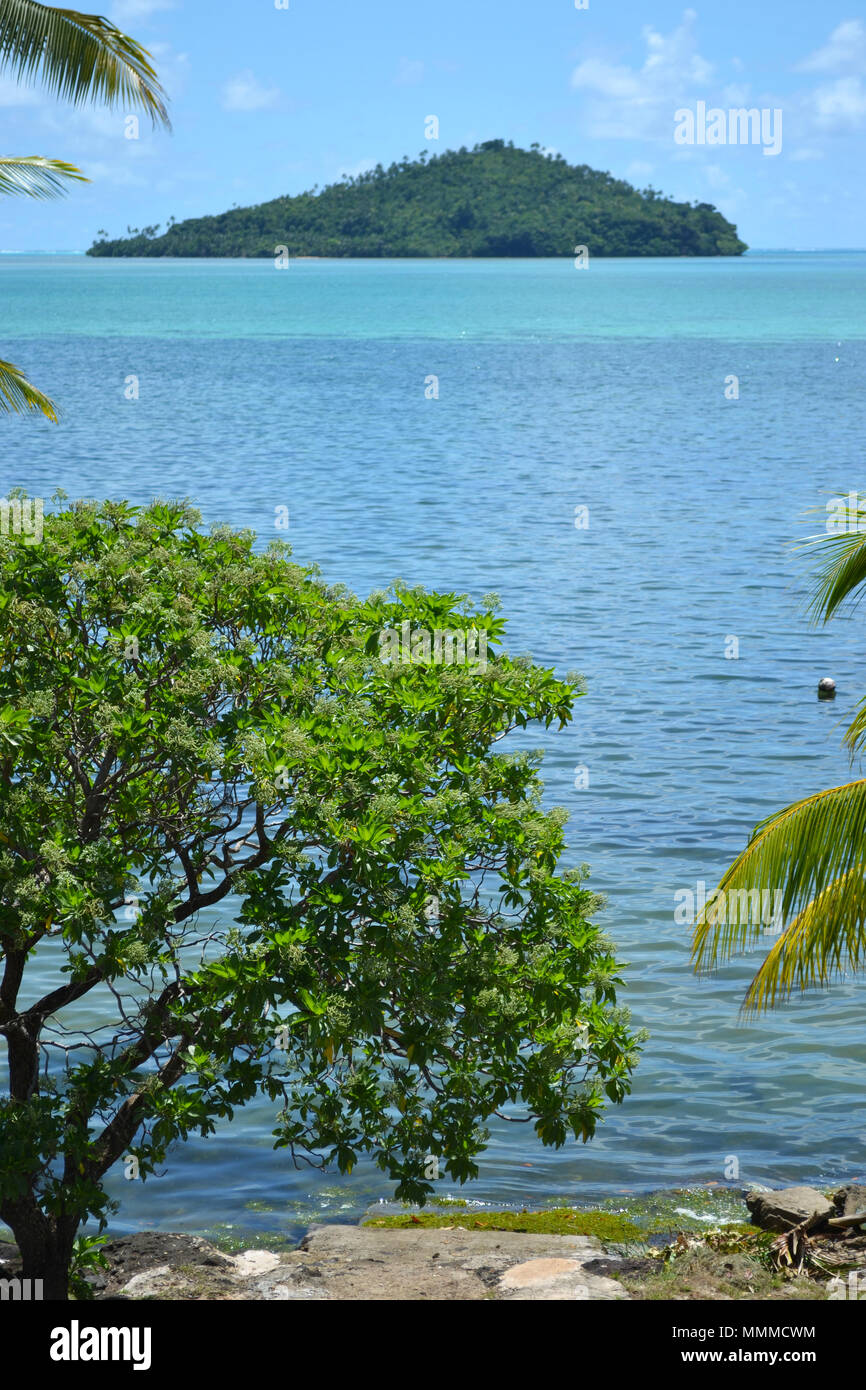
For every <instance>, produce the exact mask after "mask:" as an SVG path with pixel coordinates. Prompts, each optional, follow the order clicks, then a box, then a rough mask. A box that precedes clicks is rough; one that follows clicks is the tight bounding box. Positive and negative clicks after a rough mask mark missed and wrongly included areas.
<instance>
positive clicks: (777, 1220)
mask: <svg viewBox="0 0 866 1390" xmlns="http://www.w3.org/2000/svg"><path fill="white" fill-rule="evenodd" d="M746 1206H747V1207H748V1208H749V1211H750V1212H751V1213H752V1221H753V1222H754V1224H755V1225H756V1226H760V1227H761V1228H762V1230H765V1231H790V1230H791V1229H792V1227H794V1226H799V1225H800V1223H801V1222H802V1221H809V1222H811V1225H812V1228H813V1229H814V1227H817V1226H820V1225H822V1224H823V1223H824V1222H825V1221H826V1220H827V1218H828V1217H830V1216H832V1215H833V1213H834V1210H835V1208H834V1206H833V1203H832V1202H829V1201H828V1200H827V1198H826V1197H825V1196H824V1194H823V1193H822V1192H818V1191H817V1190H816V1189H815V1188H814V1187H783V1188H782V1189H781V1190H780V1191H776V1192H757V1191H752V1192H747V1193H746Z"/></svg>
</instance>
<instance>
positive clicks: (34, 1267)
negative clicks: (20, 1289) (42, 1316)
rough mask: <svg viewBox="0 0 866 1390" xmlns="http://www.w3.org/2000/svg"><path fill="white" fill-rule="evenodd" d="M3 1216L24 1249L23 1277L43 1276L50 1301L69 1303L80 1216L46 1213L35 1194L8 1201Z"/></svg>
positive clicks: (1, 1210) (0, 1208) (45, 1295)
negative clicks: (72, 1263)
mask: <svg viewBox="0 0 866 1390" xmlns="http://www.w3.org/2000/svg"><path fill="white" fill-rule="evenodd" d="M0 1218H2V1220H3V1221H5V1223H6V1225H7V1226H8V1227H9V1228H10V1229H11V1231H12V1234H13V1235H14V1237H15V1244H16V1245H17V1246H18V1249H19V1251H20V1252H21V1260H22V1264H23V1269H22V1271H21V1277H22V1278H23V1279H41V1280H42V1297H43V1299H45V1300H46V1302H47V1301H51V1302H55V1303H58V1302H59V1303H65V1302H66V1301H67V1299H68V1298H69V1266H70V1264H71V1262H72V1247H73V1244H74V1242H75V1233H76V1231H77V1230H78V1218H77V1217H70V1216H46V1215H45V1213H44V1212H43V1211H42V1210H41V1208H40V1207H39V1205H38V1203H37V1202H36V1200H35V1198H34V1197H33V1196H32V1195H28V1196H26V1197H17V1198H15V1199H13V1200H10V1201H8V1202H4V1203H3V1204H2V1206H0Z"/></svg>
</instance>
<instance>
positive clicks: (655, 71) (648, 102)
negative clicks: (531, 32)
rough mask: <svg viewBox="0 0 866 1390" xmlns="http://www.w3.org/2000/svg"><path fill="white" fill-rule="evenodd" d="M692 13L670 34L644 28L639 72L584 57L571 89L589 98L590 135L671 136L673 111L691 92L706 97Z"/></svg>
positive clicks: (704, 66)
mask: <svg viewBox="0 0 866 1390" xmlns="http://www.w3.org/2000/svg"><path fill="white" fill-rule="evenodd" d="M694 22H695V12H694V10H686V11H685V12H684V14H683V19H682V23H681V24H680V25H679V27H678V28H676V29H674V30H673V32H672V33H670V34H667V35H665V34H660V33H658V32H657V30H655V29H653V28H652V27H651V26H650V25H645V26H644V29H643V38H644V42H645V44H646V48H647V53H646V58H645V59H644V62H643V65H642V67H640V68H630V67H628V66H626V65H625V64H621V63H608V62H606V61H605V60H604V59H602V58H597V57H594V58H586V59H584V61H583V62H582V63H579V64H578V66H577V67H576V68H575V70H574V72H573V73H572V76H571V85H572V86H573V87H574V88H575V89H576V90H577V91H580V92H584V93H586V94H587V96H588V101H589V113H588V114H589V120H590V134H592V135H594V136H601V137H604V136H607V137H614V138H620V139H622V138H625V139H653V138H658V137H659V136H664V137H667V138H671V136H672V131H673V113H674V110H675V109H676V108H677V107H679V106H681V105H682V104H683V101H684V100H685V99H687V97H688V96H689V94H691V93H692V92H694V91H695V90H697V91H698V93H699V94H706V90H707V85H708V83H709V82H710V81H711V79H712V76H713V67H712V64H711V63H708V62H707V61H706V59H705V58H702V57H701V55H700V54H699V53H698V51H697V40H696V38H695V33H694Z"/></svg>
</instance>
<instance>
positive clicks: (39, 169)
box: [0, 154, 88, 198]
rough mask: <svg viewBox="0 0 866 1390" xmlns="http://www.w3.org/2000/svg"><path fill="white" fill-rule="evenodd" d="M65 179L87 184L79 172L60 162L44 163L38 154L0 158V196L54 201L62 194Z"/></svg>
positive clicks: (59, 160)
mask: <svg viewBox="0 0 866 1390" xmlns="http://www.w3.org/2000/svg"><path fill="white" fill-rule="evenodd" d="M67 179H79V180H81V182H83V183H87V182H88V180H87V178H86V177H85V175H84V174H82V172H81V170H80V169H76V167H75V165H74V164H67V163H66V161H65V160H63V159H44V158H43V156H42V155H41V154H23V155H0V193H24V194H26V195H27V196H28V197H30V198H56V197H58V196H59V195H60V194H61V193H65V192H66V186H65V181H66V180H67Z"/></svg>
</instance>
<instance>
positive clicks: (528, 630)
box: [0, 254, 866, 1232]
mask: <svg viewBox="0 0 866 1390" xmlns="http://www.w3.org/2000/svg"><path fill="white" fill-rule="evenodd" d="M0 305H2V310H0V325H2V330H0V331H2V354H0V355H2V356H4V357H8V358H11V360H13V361H15V362H17V363H18V364H19V365H21V366H22V367H23V368H25V369H26V371H27V372H28V374H29V375H30V377H31V379H34V380H35V381H37V382H38V384H39V385H40V386H41V387H42V388H43V389H46V390H48V391H49V392H50V394H51V395H53V396H54V397H55V398H56V399H58V400H59V401H60V402H61V403H62V406H63V409H64V418H63V422H62V424H61V425H60V427H58V428H52V427H51V426H49V425H48V424H47V423H41V422H33V421H18V420H13V421H12V422H10V421H9V420H4V422H3V424H2V429H3V434H4V445H5V447H4V450H3V455H2V459H0V495H5V492H6V490H7V489H8V488H9V487H10V486H12V485H14V484H22V485H24V486H26V487H27V489H28V491H29V492H30V493H31V494H33V495H41V496H44V497H46V498H47V497H50V495H51V493H52V492H53V491H54V489H55V488H56V487H61V488H63V489H64V490H65V491H66V492H67V493H68V494H70V495H104V496H111V497H127V498H130V499H132V500H134V501H139V502H143V501H145V500H147V499H149V498H150V497H151V496H152V495H154V494H162V495H167V496H178V495H188V496H190V497H192V498H194V499H196V501H197V502H198V504H199V506H200V507H201V509H202V511H203V513H204V515H205V517H206V519H207V520H228V521H230V522H232V523H234V524H237V525H246V526H251V527H253V528H254V529H255V530H256V531H257V532H258V533H259V535H260V536H262V537H263V538H265V539H267V538H270V536H271V535H273V534H275V532H274V517H275V508H276V507H278V506H281V505H285V506H288V507H289V510H290V517H291V528H290V539H291V540H292V543H293V545H294V548H295V554H296V556H297V557H298V558H299V559H302V560H315V561H316V562H318V564H319V565H320V566H321V568H322V570H323V572H324V574H325V576H326V577H327V578H328V579H329V580H333V581H337V580H341V581H344V582H345V583H346V584H348V585H349V586H350V587H351V588H352V589H354V590H355V591H356V592H360V593H366V592H367V591H368V590H370V589H372V588H376V587H380V586H383V585H386V584H387V583H388V582H390V581H391V580H392V579H394V578H396V577H398V576H399V577H401V578H402V579H404V580H406V581H407V582H410V583H423V584H426V585H428V586H430V587H434V588H443V589H453V590H458V591H461V592H463V591H465V592H468V593H469V594H471V595H472V596H473V597H475V598H478V597H480V595H481V594H482V593H484V592H486V591H488V590H491V589H492V590H495V591H497V592H498V593H499V594H500V595H501V598H502V601H503V611H504V613H505V614H506V615H508V616H509V618H510V623H509V640H508V645H509V647H510V649H511V650H512V652H515V653H517V652H523V651H530V652H532V654H533V656H534V658H535V659H536V660H537V661H539V662H543V663H545V664H550V665H553V666H555V667H556V668H557V670H558V672H559V673H560V674H564V673H565V672H566V671H568V670H571V669H578V670H580V671H582V672H583V674H584V675H585V676H586V678H587V682H588V694H587V696H586V697H585V698H584V699H582V700H580V701H579V702H578V704H577V707H576V718H575V721H574V723H573V725H572V726H571V728H570V729H568V730H566V731H564V732H563V733H561V734H559V735H554V734H553V733H551V734H550V735H548V736H546V739H545V746H546V748H547V757H546V763H545V767H546V773H545V776H546V783H547V795H548V800H549V802H550V803H551V804H557V803H558V804H562V805H565V806H567V807H568V809H569V811H570V813H571V822H570V826H569V845H570V855H571V858H572V861H573V862H581V861H584V860H586V861H588V862H589V863H590V865H591V866H592V870H593V879H592V884H593V886H594V887H595V888H596V889H597V890H599V891H602V892H604V893H606V894H607V896H608V909H607V913H606V917H605V919H604V920H605V922H606V926H607V929H608V931H609V932H610V934H611V935H612V936H613V937H614V939H615V941H616V942H617V944H618V946H619V949H620V952H621V954H622V955H623V956H624V957H625V958H626V959H627V960H628V961H630V962H631V964H630V967H629V969H628V971H627V978H628V983H629V989H628V991H627V994H626V996H625V998H626V1002H628V1003H629V1005H630V1007H631V1009H632V1012H633V1016H634V1019H635V1021H636V1022H637V1023H638V1024H640V1025H643V1026H645V1027H647V1028H648V1029H649V1030H650V1032H651V1035H652V1036H651V1039H650V1042H649V1043H648V1045H647V1048H646V1051H645V1054H644V1058H643V1061H642V1064H641V1066H640V1068H639V1071H638V1073H637V1078H636V1084H635V1088H634V1091H633V1094H632V1095H631V1097H630V1098H629V1099H628V1100H627V1101H626V1103H625V1104H624V1105H623V1106H622V1107H620V1108H619V1109H618V1110H611V1111H609V1112H608V1115H607V1120H606V1123H605V1124H604V1126H603V1127H602V1129H601V1130H600V1131H599V1135H598V1138H597V1139H596V1140H595V1141H593V1143H592V1144H590V1145H588V1146H586V1147H583V1146H577V1147H575V1146H571V1147H569V1148H567V1149H564V1150H561V1151H559V1152H555V1151H550V1150H543V1149H541V1148H540V1147H539V1146H537V1145H536V1144H535V1143H534V1142H533V1140H532V1136H531V1133H529V1132H527V1130H525V1129H524V1128H522V1127H515V1126H510V1125H503V1126H501V1127H500V1128H499V1129H496V1130H495V1131H494V1135H493V1142H492V1144H491V1146H490V1149H489V1151H488V1154H487V1156H486V1158H485V1160H484V1162H483V1167H482V1176H481V1179H480V1181H479V1182H478V1183H477V1184H476V1185H475V1187H474V1188H473V1189H472V1190H471V1193H470V1194H469V1195H472V1196H474V1197H478V1198H481V1199H483V1200H489V1201H494V1202H506V1203H509V1204H513V1203H515V1202H518V1203H521V1204H523V1203H526V1204H529V1205H532V1204H541V1203H543V1202H545V1201H546V1200H548V1199H551V1198H559V1199H568V1200H576V1201H581V1200H587V1201H589V1200H596V1199H598V1198H601V1197H608V1198H609V1197H613V1196H616V1195H617V1194H619V1193H622V1192H623V1191H625V1190H630V1191H636V1190H641V1189H649V1188H659V1187H674V1186H678V1185H681V1184H683V1185H684V1184H690V1183H701V1182H712V1181H719V1182H723V1181H724V1180H725V1165H726V1162H728V1163H730V1159H731V1158H736V1160H737V1162H738V1164H739V1171H740V1176H741V1178H742V1179H743V1181H749V1182H750V1181H759V1182H766V1183H771V1184H772V1183H776V1182H782V1181H786V1180H791V1181H795V1180H804V1179H813V1180H817V1179H820V1180H825V1181H833V1180H834V1179H835V1178H836V1177H837V1176H839V1177H842V1176H844V1177H846V1178H847V1177H851V1176H856V1175H858V1174H862V1173H863V1172H864V1170H866V1114H864V1097H866V1035H864V1028H863V1013H864V999H866V995H864V985H863V984H862V983H860V984H858V983H855V982H851V983H847V982H845V983H842V984H840V985H839V986H837V987H836V988H834V989H833V990H832V991H831V992H830V993H829V994H826V995H818V996H814V997H811V998H806V999H799V998H798V999H796V1000H794V1001H793V1002H792V1003H791V1005H790V1006H788V1007H787V1008H786V1009H785V1010H784V1011H781V1012H779V1013H777V1014H776V1015H774V1016H773V1017H772V1018H771V1019H769V1020H764V1021H762V1022H760V1023H754V1024H750V1025H748V1026H745V1025H743V1024H741V1023H740V1021H739V1020H738V1007H739V1003H740V1000H741V998H742V994H743V991H744V988H745V986H746V983H747V981H748V979H749V978H750V973H751V971H753V969H754V967H755V965H756V963H757V961H758V960H759V959H760V954H759V952H757V951H756V952H754V953H752V954H751V955H749V956H746V957H744V958H741V959H739V960H738V961H737V962H736V963H734V964H733V965H730V966H728V967H727V968H726V969H725V970H723V971H722V972H720V973H719V974H718V975H717V976H715V977H713V978H712V979H710V980H703V981H697V980H696V979H695V977H694V976H693V974H692V973H691V971H690V968H689V934H688V930H687V928H684V927H682V926H678V925H676V924H675V922H674V918H673V913H674V895H675V893H676V892H677V890H678V889H682V888H687V887H690V886H691V887H694V885H695V884H696V882H697V881H698V880H705V881H706V883H707V884H708V886H709V885H712V884H714V883H715V881H716V880H717V878H718V876H719V874H720V872H721V871H722V870H723V868H724V867H725V866H726V864H727V863H728V862H729V861H730V859H731V857H732V856H733V855H734V854H735V853H736V852H737V851H738V850H739V849H740V848H741V847H742V846H743V844H744V843H745V840H746V837H747V835H748V833H749V830H750V828H751V827H752V825H753V824H754V823H755V822H756V821H757V820H758V819H760V818H761V817H762V816H764V815H766V814H768V813H769V812H770V811H772V810H774V809H776V808H778V807H780V806H782V805H784V804H786V803H787V802H789V801H792V800H794V799H795V798H797V797H799V796H802V795H805V794H807V793H809V792H813V791H816V790H819V789H820V788H822V787H825V786H831V785H834V784H836V783H838V782H841V781H844V780H846V778H847V777H848V775H849V770H848V764H847V759H846V757H845V755H844V753H843V751H842V749H841V747H840V732H841V726H842V724H843V722H844V720H845V719H846V717H850V714H851V713H852V711H853V709H854V708H855V705H856V703H857V700H858V698H859V697H860V696H861V695H862V694H864V693H866V662H864V659H863V653H864V649H866V633H864V628H863V619H862V617H860V618H857V617H855V618H853V619H851V620H845V621H836V622H835V623H834V624H832V625H831V627H830V628H829V629H827V630H825V631H820V632H818V631H815V630H814V629H812V628H810V627H809V626H808V624H807V622H806V620H805V617H804V595H805V577H806V576H807V574H808V560H807V559H806V558H804V557H803V556H802V554H797V553H796V552H795V551H794V550H793V548H792V545H791V542H792V541H793V540H794V539H796V538H801V537H803V536H805V535H807V534H810V533H812V532H814V531H815V530H817V529H818V528H819V527H821V526H822V525H823V508H824V505H825V502H826V500H827V497H828V496H829V495H830V494H836V493H839V492H847V491H848V490H849V489H856V488H858V487H859V488H861V489H863V488H866V477H864V473H863V467H864V461H863V441H864V416H866V392H864V385H866V380H864V378H866V341H864V340H866V313H864V309H866V254H833V255H821V254H815V255H790V256H783V255H763V256H762V255H750V256H748V257H746V258H745V259H743V260H730V261H729V260H720V261H658V262H637V261H608V262H595V263H593V264H591V266H590V267H589V269H588V270H585V271H578V270H576V269H575V268H574V267H573V266H572V264H571V263H570V262H567V261H566V262H560V261H541V262H525V261H524V262H521V261H492V262H484V263H480V262H462V263H448V262H420V263H417V262H406V261H403V262H328V261H320V262H315V261H308V262H296V263H294V264H293V265H291V267H290V268H289V269H288V270H285V271H277V270H276V269H275V267H274V266H273V265H272V264H271V263H270V262H252V263H246V262H154V261H147V262H123V261H119V262H106V261H90V260H86V259H84V258H77V259H76V258H61V257H58V258H20V257H4V258H2V259H0ZM133 376H134V377H137V378H138V383H139V398H138V399H137V400H128V399H126V398H125V395H124V387H125V384H127V383H128V381H129V378H130V377H133ZM431 376H435V377H437V378H438V389H439V397H438V399H427V398H426V396H425V382H426V381H427V380H428V378H430V377H431ZM731 376H736V377H737V378H738V380H739V399H737V400H732V399H726V396H725V384H726V379H727V378H729V377H731ZM578 507H587V508H588V509H589V513H588V515H589V525H588V528H586V529H578V528H576V527H575V524H574V523H575V508H578ZM814 507H818V508H820V509H821V511H820V513H819V514H818V515H817V517H816V516H812V517H810V516H809V515H808V512H809V509H810V508H814ZM731 637H736V638H737V639H738V644H739V657H738V659H736V660H732V659H726V656H725V651H726V647H727V649H728V650H730V649H731V646H732V644H731V642H730V641H729V639H730V638H731ZM822 675H832V676H834V677H835V679H836V682H837V686H838V690H839V695H838V698H837V699H836V701H835V702H833V703H819V702H818V701H817V699H816V697H815V687H816V684H817V681H818V678H819V677H820V676H822ZM578 767H584V768H586V769H587V773H588V778H589V786H588V787H587V788H585V789H582V790H577V789H576V788H575V785H574V783H575V769H576V768H578ZM43 971H44V974H43V978H42V979H37V980H34V981H32V982H31V984H30V988H31V989H32V991H33V993H34V995H35V993H36V990H37V989H39V991H40V992H41V987H44V986H45V985H46V984H47V982H48V981H49V980H50V981H51V983H52V984H53V983H55V982H56V977H55V976H54V974H53V972H52V969H51V966H50V964H49V963H48V962H47V961H46V964H45V966H44V968H43ZM270 1129H271V1111H270V1107H269V1106H268V1104H267V1103H264V1102H262V1103H260V1104H257V1105H255V1106H251V1107H249V1108H248V1109H247V1110H246V1111H245V1112H244V1113H243V1114H242V1115H240V1116H239V1117H238V1118H237V1119H236V1121H235V1122H234V1123H232V1124H231V1125H226V1126H223V1127H222V1128H221V1129H220V1131H219V1132H218V1134H217V1135H216V1136H215V1137H213V1138H211V1139H209V1140H206V1141H191V1142H189V1143H187V1144H186V1145H183V1146H180V1147H178V1148H177V1149H176V1150H175V1151H174V1152H173V1154H172V1155H171V1156H170V1159H169V1162H168V1164H167V1167H166V1170H165V1173H164V1175H163V1176H161V1177H160V1178H158V1179H155V1180H152V1181H149V1182H148V1183H147V1185H146V1186H144V1187H143V1186H141V1185H140V1184H139V1185H136V1184H134V1183H127V1182H124V1181H123V1179H122V1177H120V1176H117V1177H115V1178H114V1179H113V1181H112V1192H113V1195H115V1196H116V1197H118V1198H119V1199H120V1200H121V1202H122V1209H121V1212H120V1216H119V1219H118V1221H117V1223H116V1224H117V1225H118V1226H119V1227H124V1226H125V1227H127V1228H130V1229H133V1228H136V1227H138V1226H155V1225H161V1226H166V1227H171V1228H173V1229H190V1230H200V1229H202V1230H203V1229H212V1228H214V1227H217V1226H232V1227H234V1229H235V1231H237V1232H247V1231H249V1232H252V1231H256V1230H258V1231H263V1230H268V1231H272V1230H286V1231H292V1230H295V1229H297V1227H298V1226H299V1225H300V1224H303V1223H304V1222H305V1221H306V1220H307V1219H308V1218H309V1217H310V1216H312V1215H314V1214H315V1213H317V1212H327V1213H328V1214H330V1215H342V1216H347V1215H351V1214H352V1213H353V1212H356V1211H358V1210H359V1209H360V1208H362V1207H363V1206H365V1205H366V1204H367V1203H368V1202H369V1201H371V1200H376V1199H377V1198H380V1197H387V1196H388V1194H389V1186H388V1184H387V1182H386V1181H385V1180H384V1178H383V1177H382V1175H381V1174H379V1173H378V1171H377V1170H374V1169H373V1168H372V1167H370V1166H364V1165H362V1166H361V1167H359V1168H358V1169H357V1170H356V1171H355V1173H354V1174H353V1175H352V1177H351V1179H340V1178H339V1175H337V1174H336V1173H331V1174H325V1175H317V1174H315V1173H311V1172H310V1171H309V1170H303V1171H301V1172H296V1171H295V1170H294V1169H292V1168H291V1167H290V1166H289V1163H288V1162H287V1160H286V1157H285V1155H283V1154H279V1153H276V1154H275V1153H274V1152H273V1151H272V1149H271V1139H270V1137H269V1135H270ZM445 1191H446V1189H445V1186H444V1185H443V1195H445ZM464 1195H466V1194H464Z"/></svg>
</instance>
